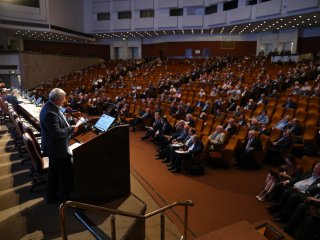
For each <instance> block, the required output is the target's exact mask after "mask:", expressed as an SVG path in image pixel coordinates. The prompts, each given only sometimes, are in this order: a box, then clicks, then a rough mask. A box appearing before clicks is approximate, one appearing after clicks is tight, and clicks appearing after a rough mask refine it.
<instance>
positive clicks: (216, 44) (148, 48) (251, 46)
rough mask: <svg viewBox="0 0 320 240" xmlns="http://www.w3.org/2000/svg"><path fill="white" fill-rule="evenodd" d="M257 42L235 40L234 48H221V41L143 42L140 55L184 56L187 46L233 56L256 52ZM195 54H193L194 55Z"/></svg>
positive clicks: (217, 54) (216, 54)
mask: <svg viewBox="0 0 320 240" xmlns="http://www.w3.org/2000/svg"><path fill="white" fill-rule="evenodd" d="M256 47H257V43H256V42H255V41H236V42H235V48H234V49H222V48H221V41H207V42H167V43H157V44H143V45H142V56H143V57H144V56H160V55H162V56H165V57H173V56H174V57H184V56H185V50H186V49H187V48H189V49H192V50H193V53H194V52H195V50H200V51H201V53H202V51H203V49H204V48H209V49H210V53H211V56H225V55H227V54H230V55H233V56H244V55H252V54H255V53H256ZM194 56H195V55H194Z"/></svg>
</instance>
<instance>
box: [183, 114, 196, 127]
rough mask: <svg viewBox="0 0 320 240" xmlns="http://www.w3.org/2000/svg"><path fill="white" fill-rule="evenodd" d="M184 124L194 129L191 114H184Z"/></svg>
mask: <svg viewBox="0 0 320 240" xmlns="http://www.w3.org/2000/svg"><path fill="white" fill-rule="evenodd" d="M185 122H186V124H188V125H189V126H190V127H194V125H195V121H194V119H193V117H192V114H191V113H187V114H186V118H185Z"/></svg>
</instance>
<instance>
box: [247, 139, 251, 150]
mask: <svg viewBox="0 0 320 240" xmlns="http://www.w3.org/2000/svg"><path fill="white" fill-rule="evenodd" d="M251 142H252V138H250V139H249V140H248V142H247V145H246V150H247V152H249V151H250V147H251Z"/></svg>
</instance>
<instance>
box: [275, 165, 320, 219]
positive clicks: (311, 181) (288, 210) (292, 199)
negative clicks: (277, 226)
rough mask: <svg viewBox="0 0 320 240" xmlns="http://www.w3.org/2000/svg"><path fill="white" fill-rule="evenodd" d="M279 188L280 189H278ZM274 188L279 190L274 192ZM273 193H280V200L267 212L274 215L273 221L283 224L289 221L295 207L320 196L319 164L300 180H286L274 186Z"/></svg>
mask: <svg viewBox="0 0 320 240" xmlns="http://www.w3.org/2000/svg"><path fill="white" fill-rule="evenodd" d="M279 186H280V187H279ZM276 187H278V188H280V189H281V190H276ZM274 191H279V192H278V194H279V193H280V194H281V195H279V196H278V197H277V198H278V199H280V200H279V201H277V202H276V203H275V204H274V205H272V206H271V207H270V208H269V210H270V212H271V213H275V212H277V213H276V215H275V219H274V220H275V221H280V222H284V221H286V220H288V219H289V217H290V216H291V214H292V213H293V212H294V210H295V209H296V208H297V206H298V205H299V204H300V203H302V202H303V201H304V199H305V198H307V197H314V196H316V195H318V194H320V163H317V164H316V165H315V166H314V168H313V172H312V173H310V174H307V175H305V176H304V177H302V178H300V179H294V180H287V181H285V182H282V183H279V184H277V185H276V186H275V189H274Z"/></svg>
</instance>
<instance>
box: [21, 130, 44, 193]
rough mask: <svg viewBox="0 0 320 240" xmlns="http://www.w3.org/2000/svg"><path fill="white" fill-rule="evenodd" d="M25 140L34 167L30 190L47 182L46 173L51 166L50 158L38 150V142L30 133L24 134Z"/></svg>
mask: <svg viewBox="0 0 320 240" xmlns="http://www.w3.org/2000/svg"><path fill="white" fill-rule="evenodd" d="M23 142H24V144H25V145H26V148H27V151H28V154H29V157H30V159H31V164H32V169H31V174H30V175H31V177H32V186H31V188H30V192H33V191H34V189H35V188H36V187H38V186H40V185H42V184H44V183H46V174H47V171H48V168H49V158H48V157H42V156H41V153H39V152H38V150H37V147H36V144H37V143H36V142H34V141H33V139H32V137H31V136H30V134H29V133H24V134H23Z"/></svg>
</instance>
